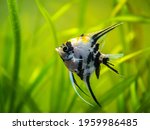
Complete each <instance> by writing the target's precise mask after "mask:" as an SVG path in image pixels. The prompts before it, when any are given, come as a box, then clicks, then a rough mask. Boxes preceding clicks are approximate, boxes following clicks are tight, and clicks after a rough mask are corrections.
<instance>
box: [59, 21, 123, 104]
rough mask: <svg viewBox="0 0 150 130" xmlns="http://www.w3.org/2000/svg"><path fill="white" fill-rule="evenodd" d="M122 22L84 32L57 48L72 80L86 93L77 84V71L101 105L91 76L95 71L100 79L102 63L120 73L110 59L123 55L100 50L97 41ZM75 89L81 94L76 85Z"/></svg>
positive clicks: (94, 98)
mask: <svg viewBox="0 0 150 130" xmlns="http://www.w3.org/2000/svg"><path fill="white" fill-rule="evenodd" d="M120 24H121V23H117V24H114V25H112V26H109V27H107V28H105V29H103V30H101V31H99V32H97V33H94V34H87V35H84V34H82V35H81V36H79V37H76V38H72V39H70V40H68V41H67V42H66V43H65V44H62V45H61V46H60V47H58V48H56V51H57V52H58V53H59V55H60V57H61V59H62V60H63V62H64V64H65V65H66V67H67V68H68V69H69V71H70V77H71V80H72V82H73V83H74V84H75V85H76V86H77V87H78V88H79V89H80V90H81V91H82V92H83V93H84V94H86V93H85V92H84V91H83V90H82V89H81V88H80V87H79V85H78V84H77V81H76V80H75V77H74V73H75V74H77V75H78V76H79V77H80V79H81V80H83V81H84V82H85V84H86V86H87V88H88V90H89V92H90V95H91V96H92V98H93V100H94V101H95V102H96V104H97V105H98V106H100V107H101V104H100V103H99V102H98V100H97V98H96V96H95V95H94V92H93V91H92V88H91V85H90V76H91V74H92V73H93V72H94V71H95V74H96V77H97V79H99V76H100V64H104V65H106V66H107V67H108V68H110V69H111V70H112V71H114V72H115V73H117V74H118V71H117V70H116V69H114V68H113V66H114V65H113V64H112V63H110V62H109V60H110V58H111V57H113V58H120V57H122V54H103V53H102V52H100V51H99V43H97V41H98V39H100V38H102V37H103V36H104V35H105V34H107V33H108V32H110V31H111V30H113V29H114V28H116V27H117V26H119V25H120ZM74 89H75V91H76V93H77V94H78V95H79V96H80V94H79V93H78V91H77V90H76V88H75V87H74ZM86 95H87V94H86ZM80 98H81V99H82V100H84V101H85V102H86V103H88V104H90V105H92V106H93V104H91V103H89V102H88V101H86V100H85V99H84V98H82V96H80Z"/></svg>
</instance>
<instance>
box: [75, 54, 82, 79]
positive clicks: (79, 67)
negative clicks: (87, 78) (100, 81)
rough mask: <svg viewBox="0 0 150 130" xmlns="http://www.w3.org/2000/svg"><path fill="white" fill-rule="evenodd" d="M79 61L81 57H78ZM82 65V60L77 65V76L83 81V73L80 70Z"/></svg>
mask: <svg viewBox="0 0 150 130" xmlns="http://www.w3.org/2000/svg"><path fill="white" fill-rule="evenodd" d="M79 59H82V56H81V55H80V57H79ZM82 65H83V60H79V64H78V73H77V74H78V76H79V77H80V78H81V80H83V73H84V69H82Z"/></svg>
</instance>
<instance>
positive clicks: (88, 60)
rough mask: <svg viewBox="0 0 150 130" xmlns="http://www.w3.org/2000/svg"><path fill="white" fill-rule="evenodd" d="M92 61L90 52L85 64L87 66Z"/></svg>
mask: <svg viewBox="0 0 150 130" xmlns="http://www.w3.org/2000/svg"><path fill="white" fill-rule="evenodd" d="M91 60H93V52H90V53H89V55H88V58H87V64H89V63H90V62H91Z"/></svg>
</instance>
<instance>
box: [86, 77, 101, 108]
mask: <svg viewBox="0 0 150 130" xmlns="http://www.w3.org/2000/svg"><path fill="white" fill-rule="evenodd" d="M85 80H86V83H87V87H88V89H89V91H90V94H91V96H92V98H93V99H94V101H95V102H96V104H97V105H98V106H99V107H101V105H100V103H99V102H98V101H97V99H96V97H95V95H94V93H93V91H92V88H91V85H90V76H89V75H88V76H86V79H85Z"/></svg>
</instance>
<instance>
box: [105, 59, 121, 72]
mask: <svg viewBox="0 0 150 130" xmlns="http://www.w3.org/2000/svg"><path fill="white" fill-rule="evenodd" d="M108 61H109V58H103V64H104V65H106V66H107V67H108V68H110V69H111V70H113V71H114V72H115V73H117V74H119V72H118V71H117V70H116V69H114V68H113V67H111V66H114V65H113V64H112V63H109V62H108ZM110 65H111V66H110Z"/></svg>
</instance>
